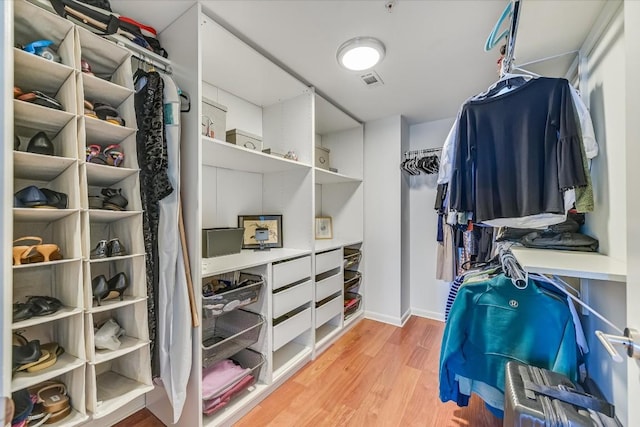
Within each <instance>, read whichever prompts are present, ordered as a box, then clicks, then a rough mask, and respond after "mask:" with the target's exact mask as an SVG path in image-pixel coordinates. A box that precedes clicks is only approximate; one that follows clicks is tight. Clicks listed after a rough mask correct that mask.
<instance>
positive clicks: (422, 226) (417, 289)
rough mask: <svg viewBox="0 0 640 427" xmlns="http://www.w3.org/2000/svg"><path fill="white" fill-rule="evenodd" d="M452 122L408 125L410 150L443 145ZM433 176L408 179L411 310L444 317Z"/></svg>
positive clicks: (444, 286) (445, 291) (445, 286)
mask: <svg viewBox="0 0 640 427" xmlns="http://www.w3.org/2000/svg"><path fill="white" fill-rule="evenodd" d="M453 121H454V118H450V119H442V120H437V121H434V122H426V123H420V124H417V125H413V126H411V128H410V147H411V150H419V149H422V148H439V147H442V144H444V140H445V139H446V137H447V134H448V133H449V129H451V126H452V125H453ZM436 179H437V176H436V175H418V176H413V177H411V178H410V185H411V190H410V205H411V209H410V222H411V233H410V247H411V250H410V253H411V270H410V277H411V312H412V313H413V314H415V315H418V316H423V317H430V318H432V319H438V320H444V308H445V303H446V301H447V295H448V293H449V285H448V283H446V282H443V281H441V280H436V278H435V272H436V245H437V243H436V226H437V215H436V213H435V211H434V209H433V205H434V202H435V198H436V187H437V183H436Z"/></svg>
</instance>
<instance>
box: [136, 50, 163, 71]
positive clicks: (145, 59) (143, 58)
mask: <svg viewBox="0 0 640 427" xmlns="http://www.w3.org/2000/svg"><path fill="white" fill-rule="evenodd" d="M131 56H133V57H134V58H135V59H137V60H138V61H140V62H144V63H145V64H149V65H151V66H152V67H154V68H157V69H159V70H160V71H162V72H163V73H165V74H169V75H170V74H171V73H172V72H173V70H172V69H171V65H164V64H158V63H157V62H156V61H154V60H153V59H151V58H149V57H146V56H144V55H139V54H137V53H135V52H131Z"/></svg>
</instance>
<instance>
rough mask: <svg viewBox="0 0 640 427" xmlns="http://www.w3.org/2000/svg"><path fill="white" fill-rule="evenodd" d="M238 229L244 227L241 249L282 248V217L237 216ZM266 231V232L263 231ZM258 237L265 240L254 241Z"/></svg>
mask: <svg viewBox="0 0 640 427" xmlns="http://www.w3.org/2000/svg"><path fill="white" fill-rule="evenodd" d="M238 227H244V235H243V237H242V249H259V248H261V247H262V248H281V247H282V242H283V240H282V215H238ZM265 230H268V231H265ZM256 231H257V232H258V234H257V235H258V236H261V237H265V235H266V234H268V239H267V240H262V239H261V241H262V246H261V245H260V241H258V240H256Z"/></svg>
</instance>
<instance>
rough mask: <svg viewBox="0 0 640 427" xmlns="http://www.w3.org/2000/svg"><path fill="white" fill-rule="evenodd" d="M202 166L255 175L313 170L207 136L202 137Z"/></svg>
mask: <svg viewBox="0 0 640 427" xmlns="http://www.w3.org/2000/svg"><path fill="white" fill-rule="evenodd" d="M202 164H203V165H205V166H214V167H221V168H225V169H233V170H240V171H245V172H254V173H272V172H284V171H289V170H294V169H310V168H311V166H310V165H307V164H305V163H301V162H296V161H294V160H289V159H283V158H281V157H276V156H273V155H271V154H265V153H262V152H260V151H256V150H251V149H249V148H245V147H240V146H237V145H235V144H231V143H230V142H226V141H221V140H219V139H213V138H209V137H207V136H202Z"/></svg>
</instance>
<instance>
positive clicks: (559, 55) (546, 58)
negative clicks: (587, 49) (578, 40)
mask: <svg viewBox="0 0 640 427" xmlns="http://www.w3.org/2000/svg"><path fill="white" fill-rule="evenodd" d="M578 52H579V50H577V49H576V50H570V51H568V52H563V53H558V54H557V55H551V56H546V57H544V58H540V59H534V60H533V61H529V62H525V63H524V64H517V65H514V67H516V68H519V67H526V66H527V65H532V64H537V63H539V62H545V61H550V60H552V59H556V58H560V57H562V56H567V55H571V54H572V53H578Z"/></svg>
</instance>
